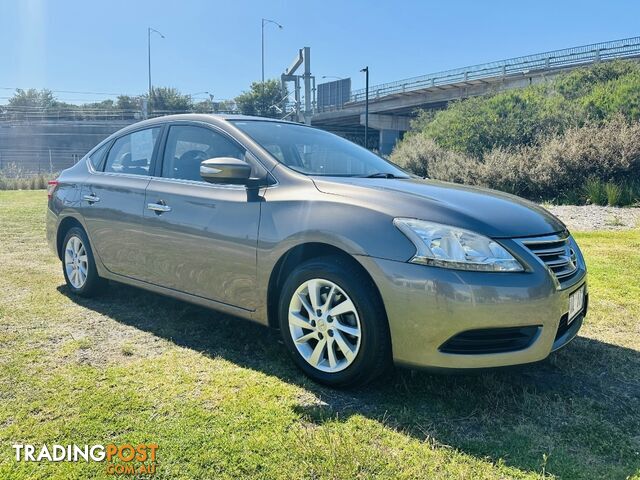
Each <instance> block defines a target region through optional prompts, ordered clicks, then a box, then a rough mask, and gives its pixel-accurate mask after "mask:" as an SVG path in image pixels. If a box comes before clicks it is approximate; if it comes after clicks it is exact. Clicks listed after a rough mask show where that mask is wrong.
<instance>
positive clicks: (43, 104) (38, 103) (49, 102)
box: [9, 88, 56, 108]
mask: <svg viewBox="0 0 640 480" xmlns="http://www.w3.org/2000/svg"><path fill="white" fill-rule="evenodd" d="M9 105H10V106H11V107H38V108H51V107H54V106H55V105H56V99H55V97H54V96H53V92H51V90H47V89H46V88H43V89H42V90H40V91H38V90H36V89H35V88H29V89H28V90H23V89H22V88H16V92H15V93H14V94H13V96H12V97H11V98H10V99H9Z"/></svg>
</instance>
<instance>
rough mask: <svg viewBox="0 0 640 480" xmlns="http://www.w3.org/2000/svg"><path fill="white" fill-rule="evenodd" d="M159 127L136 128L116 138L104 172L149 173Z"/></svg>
mask: <svg viewBox="0 0 640 480" xmlns="http://www.w3.org/2000/svg"><path fill="white" fill-rule="evenodd" d="M159 136H160V127H154V128H148V129H146V130H138V131H137V132H133V133H130V134H128V135H125V136H123V137H120V138H119V139H117V140H116V141H115V142H114V144H113V147H111V150H109V155H108V156H107V162H106V165H105V167H104V171H105V172H113V173H126V174H129V175H150V169H151V157H152V156H153V149H154V148H155V145H156V142H157V141H158V137H159Z"/></svg>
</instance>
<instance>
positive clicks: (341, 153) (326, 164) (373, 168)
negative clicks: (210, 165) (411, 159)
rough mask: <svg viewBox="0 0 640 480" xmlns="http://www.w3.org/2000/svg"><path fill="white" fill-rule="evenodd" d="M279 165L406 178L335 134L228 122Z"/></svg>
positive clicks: (254, 122) (315, 171)
mask: <svg viewBox="0 0 640 480" xmlns="http://www.w3.org/2000/svg"><path fill="white" fill-rule="evenodd" d="M231 122H232V123H233V124H234V125H235V126H236V127H238V128H239V129H240V130H242V131H243V132H244V133H246V134H247V135H249V136H250V137H251V138H252V139H253V140H255V141H256V142H257V143H259V144H260V145H261V146H262V147H264V148H265V149H266V150H267V151H268V152H269V153H270V154H271V155H273V156H274V157H275V158H276V159H277V160H278V161H279V162H281V163H283V164H285V165H286V166H287V167H289V168H291V169H293V170H296V171H298V172H300V173H304V174H307V175H322V176H340V177H380V178H409V175H408V174H407V173H406V172H404V171H403V170H401V169H400V168H399V167H397V166H395V165H393V164H392V163H390V162H388V161H386V160H385V159H383V158H381V157H379V156H377V155H375V154H373V153H371V152H370V151H369V150H367V149H365V148H362V147H360V146H358V145H356V144H355V143H352V142H350V141H348V140H345V139H344V138H341V137H339V136H337V135H333V134H331V133H328V132H325V131H323V130H318V129H316V128H310V127H307V126H303V125H296V124H292V123H280V122H273V121H260V120H232V121H231Z"/></svg>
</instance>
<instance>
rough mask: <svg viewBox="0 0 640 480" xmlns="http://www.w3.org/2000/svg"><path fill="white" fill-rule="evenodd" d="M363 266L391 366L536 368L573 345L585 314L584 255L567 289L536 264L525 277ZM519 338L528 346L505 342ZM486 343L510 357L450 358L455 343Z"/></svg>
mask: <svg viewBox="0 0 640 480" xmlns="http://www.w3.org/2000/svg"><path fill="white" fill-rule="evenodd" d="M358 260H359V261H360V263H361V264H362V265H363V266H364V267H365V268H366V269H367V271H368V272H369V273H370V275H371V276H372V278H373V280H374V282H375V283H376V285H377V287H378V289H379V291H380V294H381V296H382V300H383V302H384V305H385V308H386V313H387V318H388V320H389V328H390V333H391V341H392V347H393V357H394V362H395V363H397V364H401V365H407V366H412V367H430V368H447V369H474V368H488V367H501V366H508V365H517V364H523V363H531V362H536V361H539V360H542V359H544V358H546V357H547V356H548V355H549V354H550V353H551V352H552V351H554V350H557V349H558V348H561V347H562V346H564V345H566V344H567V343H568V342H569V341H571V340H572V339H573V338H574V337H575V335H576V334H577V332H578V330H579V329H580V327H581V325H582V320H583V318H584V315H585V314H586V310H587V305H588V292H587V288H586V268H585V265H584V260H583V259H582V256H581V255H580V256H579V262H578V271H577V273H576V274H575V275H573V276H572V278H571V281H570V282H567V283H565V284H563V285H562V286H560V285H559V284H558V282H557V281H556V280H555V278H554V277H553V274H552V273H551V272H550V271H549V270H547V269H546V268H545V267H544V266H543V265H542V264H539V265H537V264H535V263H534V262H532V265H533V267H532V268H528V271H526V272H521V273H487V272H472V271H462V270H451V269H445V268H438V267H430V266H425V265H416V264H412V263H406V262H397V261H392V260H384V259H379V258H373V257H366V256H361V257H358ZM583 286H584V287H585V303H584V308H583V310H582V312H581V313H579V314H578V315H577V316H576V317H574V319H573V320H572V321H571V322H570V323H569V324H568V325H567V320H568V311H569V296H570V295H571V294H572V293H573V292H575V291H576V290H578V289H579V288H582V287H583ZM518 327H522V328H518ZM514 331H518V332H519V331H523V332H525V331H526V332H529V333H530V338H529V341H525V342H520V343H519V344H518V343H517V342H516V343H514V344H513V345H510V344H508V342H507V343H506V344H505V343H504V341H503V340H500V339H501V338H504V335H506V333H505V332H511V333H513V332H514ZM511 333H510V334H511ZM460 334H463V335H460ZM482 335H484V338H489V343H490V341H491V338H493V337H492V335H494V337H495V338H497V339H498V340H500V341H502V342H503V343H502V344H501V346H502V350H504V348H505V345H506V348H507V350H508V351H499V352H498V353H495V352H492V353H485V352H487V351H489V352H491V348H489V349H486V348H485V349H481V350H482V351H481V352H478V351H474V350H473V349H471V350H469V351H467V352H465V353H450V352H449V351H448V350H450V349H448V348H447V345H451V340H452V339H457V340H461V339H462V340H465V339H468V338H469V337H474V336H476V337H477V336H480V337H481V336H482ZM447 342H449V344H447ZM467 343H469V342H467ZM498 343H500V342H498ZM471 344H473V345H477V342H476V343H474V342H471ZM511 346H512V347H514V348H511V349H510V347H511ZM454 350H455V349H454ZM494 350H496V349H494ZM497 350H500V349H497Z"/></svg>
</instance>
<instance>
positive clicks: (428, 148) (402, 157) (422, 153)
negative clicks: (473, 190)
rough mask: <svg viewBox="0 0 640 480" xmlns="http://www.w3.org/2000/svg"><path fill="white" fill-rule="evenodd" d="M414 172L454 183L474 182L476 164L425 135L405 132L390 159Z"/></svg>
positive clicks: (476, 173)
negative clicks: (440, 145)
mask: <svg viewBox="0 0 640 480" xmlns="http://www.w3.org/2000/svg"><path fill="white" fill-rule="evenodd" d="M389 159H390V160H391V161H392V162H394V163H396V164H398V165H399V166H401V167H403V168H406V169H407V170H410V171H412V172H413V173H415V174H416V175H420V176H423V177H430V178H433V179H436V180H443V181H447V182H456V183H474V179H475V178H477V176H478V167H479V164H478V162H477V161H475V160H474V159H472V158H470V157H468V156H465V155H463V154H460V153H457V152H452V151H450V150H445V149H444V148H442V147H439V146H438V145H436V143H435V142H434V141H433V140H431V139H429V138H426V137H425V136H424V135H415V134H410V135H407V136H406V137H405V138H404V140H403V141H402V142H401V144H400V145H398V147H397V148H396V149H395V150H394V151H393V153H392V154H391V156H390V158H389Z"/></svg>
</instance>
